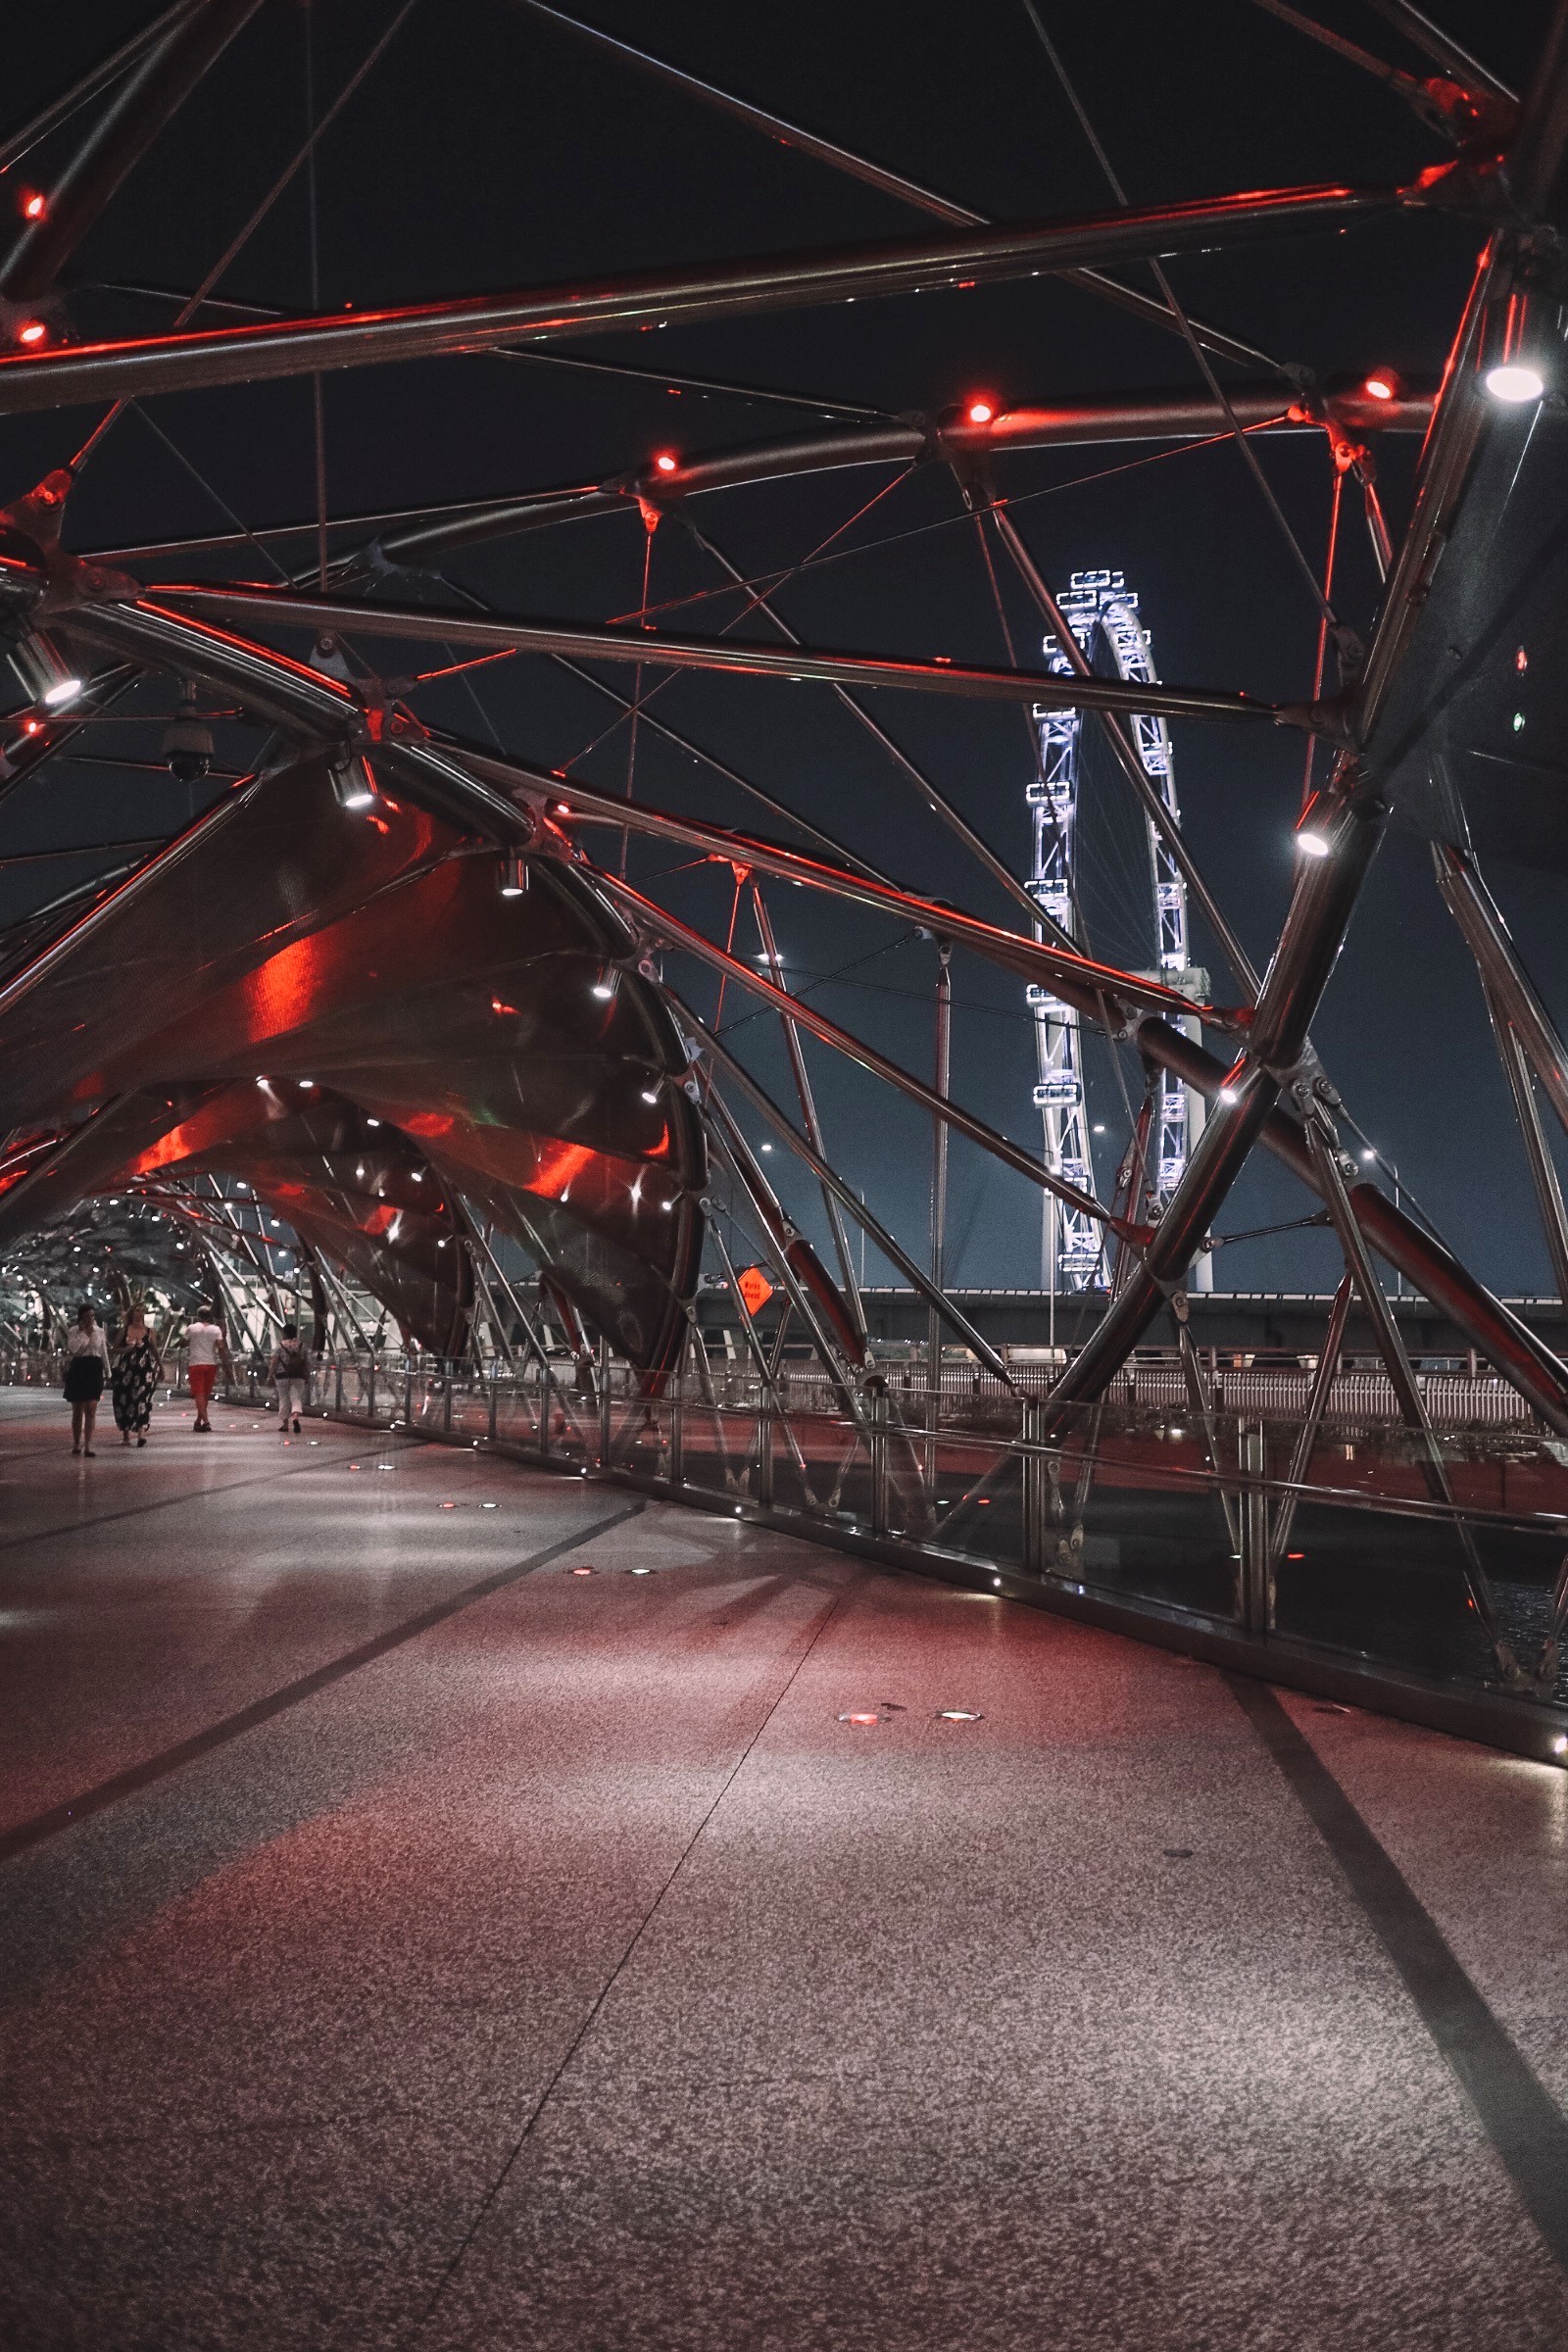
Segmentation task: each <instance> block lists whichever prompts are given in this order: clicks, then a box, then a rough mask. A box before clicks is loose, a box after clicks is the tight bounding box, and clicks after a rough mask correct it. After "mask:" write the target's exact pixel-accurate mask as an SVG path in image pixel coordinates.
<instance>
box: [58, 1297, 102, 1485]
mask: <svg viewBox="0 0 1568 2352" xmlns="http://www.w3.org/2000/svg"><path fill="white" fill-rule="evenodd" d="M108 1370H109V1339H108V1335H107V1333H106V1332H105V1331H104V1330H103V1329H102V1328H101V1326H100V1325H99V1321H98V1318H97V1316H96V1315H95V1314H94V1313H93V1310H92V1302H91V1300H90V1299H83V1300H82V1302H81V1304H80V1306H79V1307H78V1308H77V1309H76V1321H75V1327H74V1329H73V1331H71V1332H70V1333H69V1334H68V1336H67V1339H66V1401H67V1403H68V1404H69V1405H70V1407H71V1450H72V1452H73V1453H85V1454H87V1455H89V1456H90V1455H91V1453H92V1432H93V1424H94V1422H95V1421H96V1420H97V1418H98V1399H99V1397H101V1396H102V1395H103V1393H104V1376H105V1374H106V1373H107V1372H108Z"/></svg>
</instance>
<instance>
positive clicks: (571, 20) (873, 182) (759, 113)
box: [520, 0, 1272, 367]
mask: <svg viewBox="0 0 1568 2352" xmlns="http://www.w3.org/2000/svg"><path fill="white" fill-rule="evenodd" d="M520 4H521V5H522V6H523V7H524V8H529V9H531V10H532V11H533V13H534V15H535V16H539V17H544V18H547V19H548V20H549V21H550V23H551V24H554V25H560V26H561V27H562V28H563V29H564V31H566V32H570V33H574V34H576V36H577V37H578V38H579V39H580V40H585V41H588V42H590V43H591V44H592V45H593V46H594V47H595V48H596V49H601V50H604V51H605V52H606V53H607V54H608V55H610V56H613V57H614V58H615V59H616V60H617V62H618V63H620V64H623V65H629V66H631V67H633V68H634V69H635V70H636V71H637V72H639V73H648V74H651V75H652V76H653V78H654V79H655V80H657V81H662V82H664V83H665V84H666V85H667V86H668V87H670V88H672V89H677V90H679V91H680V92H681V93H682V94H683V95H684V96H686V97H690V98H695V99H697V100H698V102H699V103H700V104H702V105H704V106H711V107H714V108H716V109H717V111H718V112H719V113H720V114H725V115H728V116H729V117H730V118H731V120H732V121H734V122H737V123H745V124H746V125H747V127H748V128H749V129H752V130H756V131H760V133H761V135H762V136H763V137H764V138H765V139H769V140H771V141H773V142H774V143H775V144H777V145H778V146H780V147H790V148H795V149H797V150H798V151H799V152H800V153H801V154H802V155H809V156H810V157H811V159H812V160H813V162H815V163H819V164H826V165H827V166H828V167H829V169H830V170H832V171H835V172H844V173H845V174H846V176H847V177H849V178H851V179H857V180H858V181H860V183H861V184H862V186H864V187H868V188H875V189H876V190H877V191H878V193H879V194H881V195H884V196H891V197H893V198H894V199H895V200H896V201H897V202H898V203H900V204H907V205H912V206H913V207H914V208H915V210H916V211H918V212H923V213H928V214H930V215H931V217H932V218H933V219H934V220H938V221H950V222H952V223H953V224H954V225H955V226H960V227H962V226H968V227H977V228H978V227H983V226H984V225H985V224H986V222H987V220H988V216H987V215H986V214H985V213H977V212H975V211H973V210H972V208H971V207H970V206H968V205H964V204H955V203H954V201H953V199H952V198H951V197H949V196H939V195H938V194H937V193H936V191H935V189H933V188H928V187H925V186H923V185H922V184H921V183H920V181H918V180H914V179H909V178H907V176H906V175H905V174H904V173H903V172H890V171H889V170H888V169H887V167H886V166H885V165H883V164H877V163H873V162H872V161H871V160H870V159H869V157H867V156H863V155H858V154H856V153H855V152H854V151H853V150H851V149H850V148H848V147H841V146H840V145H839V144H838V142H837V141H836V140H834V139H824V138H822V137H821V136H820V135H819V134H818V133H817V132H815V131H811V130H803V129H802V127H801V125H800V124H799V123H788V122H786V121H785V120H784V118H783V116H781V115H775V114H771V113H769V112H768V110H767V109H766V108H765V107H760V106H753V105H752V104H751V103H750V102H749V101H748V100H747V99H745V98H737V97H735V96H734V95H733V93H732V92H731V91H729V90H721V89H719V88H718V87H717V86H716V84H714V83H713V82H711V81H703V80H700V79H699V78H698V76H697V75H696V74H695V73H683V72H682V71H681V69H680V67H679V66H671V65H667V64H666V63H665V61H664V60H663V59H662V58H659V57H654V56H651V55H650V53H649V52H648V51H647V50H646V49H634V48H633V47H632V46H631V44H630V42H628V41H621V40H617V39H616V38H615V37H614V35H613V34H612V33H608V32H603V31H601V30H600V28H599V27H598V26H597V25H584V24H582V23H581V22H580V21H579V19H577V18H576V17H568V16H567V15H565V13H564V11H563V10H561V9H559V8H551V7H549V6H547V5H546V0H520ZM1061 274H1062V276H1064V277H1066V278H1067V279H1069V280H1070V282H1072V283H1073V284H1075V285H1081V286H1083V287H1084V288H1085V289H1086V291H1088V292H1090V293H1094V294H1099V295H1100V296H1102V297H1103V299H1104V300H1106V301H1109V302H1112V303H1115V304H1117V305H1118V306H1120V307H1121V308H1124V309H1127V310H1130V311H1133V312H1135V313H1136V314H1137V315H1138V316H1139V317H1141V318H1147V319H1150V321H1151V322H1152V323H1153V324H1157V325H1159V326H1162V327H1163V328H1164V329H1165V330H1166V332H1167V333H1170V334H1178V335H1179V334H1180V333H1181V332H1182V327H1181V323H1180V321H1179V320H1178V319H1176V317H1175V316H1174V314H1173V313H1172V312H1171V311H1170V310H1169V309H1168V308H1167V306H1166V305H1165V304H1164V303H1162V302H1158V301H1156V300H1155V299H1154V297H1153V296H1152V295H1149V294H1144V293H1140V292H1138V291H1136V290H1135V289H1134V288H1133V287H1132V286H1124V285H1122V284H1121V283H1120V282H1119V280H1117V279H1116V278H1111V277H1105V276H1104V275H1103V273H1102V272H1101V271H1100V270H1063V271H1062V272H1061ZM1192 324H1193V326H1194V331H1195V332H1196V333H1197V335H1198V337H1199V340H1200V341H1201V343H1202V344H1203V347H1204V349H1205V350H1208V351H1211V352H1213V353H1214V354H1215V355H1216V357H1218V358H1220V359H1227V360H1235V361H1238V362H1239V363H1240V364H1241V365H1242V366H1243V367H1256V366H1258V365H1259V364H1260V363H1261V364H1262V365H1263V366H1265V367H1267V366H1270V365H1272V363H1271V362H1270V361H1269V360H1268V358H1267V355H1266V354H1265V353H1262V352H1259V351H1256V350H1254V349H1253V348H1252V346H1251V345H1250V344H1248V343H1242V342H1240V341H1238V340H1237V338H1236V337H1235V336H1233V335H1228V334H1226V333H1225V332H1224V330H1223V328H1221V327H1217V326H1208V325H1204V324H1201V323H1199V322H1198V321H1197V320H1194V321H1193V322H1192Z"/></svg>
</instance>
